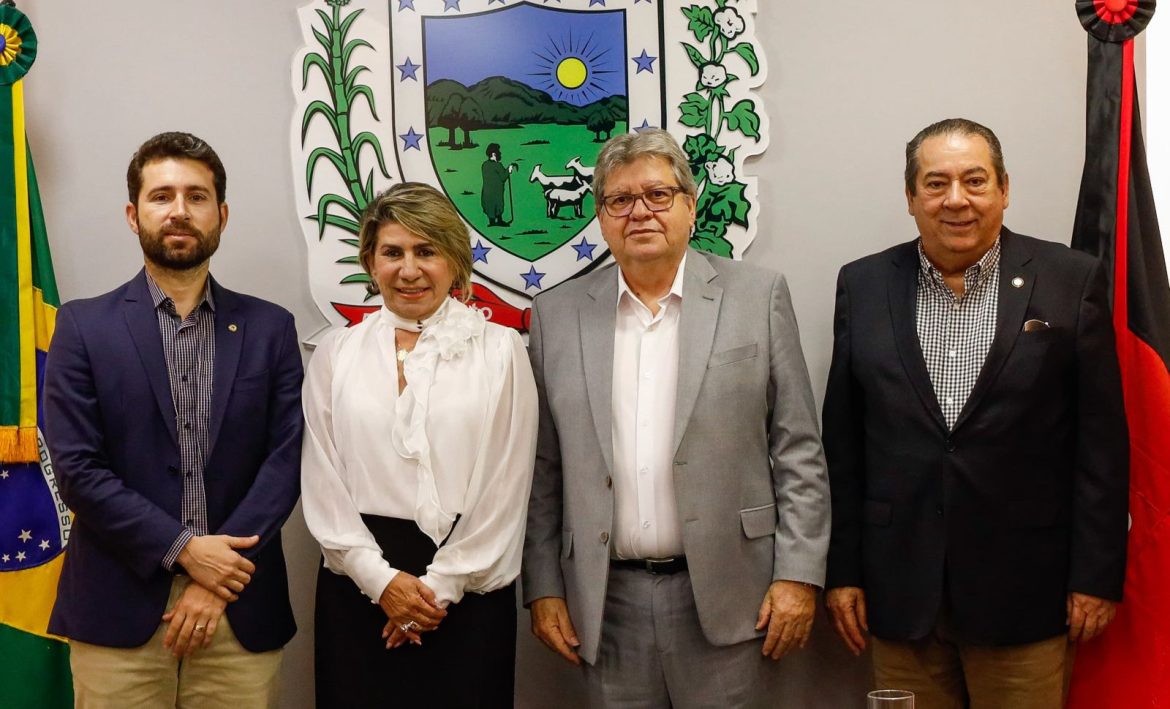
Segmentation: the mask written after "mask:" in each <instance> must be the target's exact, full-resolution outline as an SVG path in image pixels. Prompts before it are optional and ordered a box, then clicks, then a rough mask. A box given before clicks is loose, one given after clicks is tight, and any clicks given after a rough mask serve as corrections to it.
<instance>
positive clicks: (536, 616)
mask: <svg viewBox="0 0 1170 709" xmlns="http://www.w3.org/2000/svg"><path fill="white" fill-rule="evenodd" d="M528 611H529V613H530V614H531V615H532V634H533V635H535V636H536V637H538V638H540V641H541V642H542V643H544V644H545V645H547V646H548V649H549V650H552V651H553V652H555V653H556V654H558V655H560V656H561V657H563V658H565V659H566V660H568V661H569V662H572V663H573V664H574V665H579V664H581V658H580V657H578V656H577V648H578V647H579V646H580V645H581V641H580V640H578V639H577V631H576V630H574V629H573V621H572V620H570V619H569V606H568V605H566V604H565V599H563V598H557V597H555V596H546V597H545V598H538V599H536V600H535V601H533V602H532V605H530V606H529V607H528Z"/></svg>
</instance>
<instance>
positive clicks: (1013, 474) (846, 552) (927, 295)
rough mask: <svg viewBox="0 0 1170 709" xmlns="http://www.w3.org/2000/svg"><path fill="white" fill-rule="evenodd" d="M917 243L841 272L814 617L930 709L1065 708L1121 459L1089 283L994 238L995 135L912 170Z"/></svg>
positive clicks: (1096, 279) (1000, 202) (934, 149)
mask: <svg viewBox="0 0 1170 709" xmlns="http://www.w3.org/2000/svg"><path fill="white" fill-rule="evenodd" d="M906 199H907V203H908V205H909V211H910V214H911V215H913V216H914V219H915V222H916V223H917V226H918V230H919V233H920V234H921V237H920V238H919V239H916V240H914V241H911V242H908V243H904V244H901V245H898V246H895V247H893V248H891V249H888V250H886V251H883V252H881V253H878V254H875V255H872V256H869V257H866V258H863V259H861V260H859V261H856V262H854V263H851V264H849V265H847V266H845V267H844V268H843V269H842V270H841V273H840V276H839V279H838V284H837V304H836V315H835V321H834V346H833V358H832V365H831V368H830V373H829V383H828V389H827V392H826V395H825V406H824V441H825V451H826V455H827V457H828V463H829V475H830V485H831V491H832V499H833V514H832V518H833V532H832V540H831V543H830V550H829V561H828V581H827V583H826V588H828V589H830V590H829V591H828V593H827V595H826V605H827V606H828V609H829V612H830V615H831V617H832V620H833V623H834V626H835V628H836V630H837V632H838V634H839V635H840V636H841V637H842V639H843V640H844V641H845V643H846V644H847V645H848V646H849V648H850V649H851V650H853V652H855V653H860V652H861V651H862V650H863V649H864V647H865V645H866V632H869V633H872V638H873V643H872V645H873V659H874V670H875V675H876V679H877V684H878V686H880V687H897V688H902V689H910V690H913V691H915V692H916V694H917V695H918V698H919V702H920V706H927V707H931V708H932V709H933V708H935V707H965V706H973V707H979V706H987V707H1007V708H1009V709H1010V708H1014V707H1059V706H1061V705H1062V697H1063V693H1064V679H1065V676H1066V671H1067V669H1069V664H1070V663H1069V662H1068V659H1069V655H1070V654H1071V653H1069V649H1070V647H1071V645H1070V644H1069V641H1070V640H1071V641H1078V640H1079V641H1085V640H1089V639H1091V638H1092V637H1094V636H1095V635H1097V634H1098V633H1100V632H1101V631H1102V630H1103V629H1104V628H1105V626H1106V625H1107V624H1108V623H1109V621H1110V620H1111V619H1112V618H1113V615H1114V612H1115V609H1116V603H1117V602H1118V601H1120V599H1121V590H1122V581H1123V578H1124V568H1125V544H1126V501H1127V500H1126V496H1127V481H1128V475H1127V471H1128V462H1129V461H1128V437H1127V429H1126V423H1125V411H1124V406H1123V402H1122V396H1121V388H1120V375H1119V370H1118V364H1117V357H1116V353H1115V350H1114V340H1113V328H1112V324H1111V317H1110V308H1109V296H1108V292H1107V288H1106V280H1105V274H1104V271H1103V269H1102V267H1101V265H1100V264H1099V263H1098V262H1097V261H1096V260H1094V259H1092V258H1091V257H1089V256H1087V255H1085V254H1082V253H1079V252H1076V251H1071V250H1069V249H1068V248H1066V247H1064V246H1061V245H1057V244H1054V243H1050V242H1046V241H1040V240H1037V239H1033V238H1031V237H1027V236H1021V235H1017V234H1013V233H1012V232H1011V231H1009V230H1008V229H1006V228H1004V227H1003V210H1004V209H1005V208H1006V207H1007V206H1008V177H1007V174H1006V171H1005V169H1004V166H1003V156H1002V151H1001V148H1000V145H999V141H998V139H997V138H996V137H995V135H994V134H993V133H992V132H991V131H990V130H988V129H987V128H985V127H984V126H981V125H979V124H977V123H974V122H971V121H967V120H963V119H949V120H946V121H941V122H939V123H936V124H934V125H931V126H929V127H927V128H925V129H923V130H922V132H920V133H919V134H918V135H917V136H916V137H915V138H914V140H913V141H911V142H910V144H909V145H907V148H906Z"/></svg>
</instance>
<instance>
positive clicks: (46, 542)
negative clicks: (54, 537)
mask: <svg viewBox="0 0 1170 709" xmlns="http://www.w3.org/2000/svg"><path fill="white" fill-rule="evenodd" d="M37 546H39V547H40V548H41V549H48V548H49V540H48V539H42V540H41V543H40V544H38V545H37Z"/></svg>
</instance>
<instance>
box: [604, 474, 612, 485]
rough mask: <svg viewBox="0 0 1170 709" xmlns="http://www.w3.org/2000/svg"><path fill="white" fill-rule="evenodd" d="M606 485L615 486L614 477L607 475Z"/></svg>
mask: <svg viewBox="0 0 1170 709" xmlns="http://www.w3.org/2000/svg"><path fill="white" fill-rule="evenodd" d="M605 486H606V487H613V478H611V477H610V476H608V475H606V476H605Z"/></svg>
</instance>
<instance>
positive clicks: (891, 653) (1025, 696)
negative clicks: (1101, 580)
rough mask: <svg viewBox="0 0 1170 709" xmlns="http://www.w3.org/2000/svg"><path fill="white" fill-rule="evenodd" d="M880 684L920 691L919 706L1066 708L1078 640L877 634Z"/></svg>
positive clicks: (922, 708)
mask: <svg viewBox="0 0 1170 709" xmlns="http://www.w3.org/2000/svg"><path fill="white" fill-rule="evenodd" d="M872 640H873V669H874V679H875V681H876V683H877V687H878V689H907V690H910V691H911V692H914V696H915V706H916V707H918V709H967V708H968V707H969V708H970V709H1060V707H1063V706H1064V700H1065V697H1066V696H1067V695H1068V680H1069V673H1070V671H1071V670H1072V661H1073V654H1074V648H1075V645H1073V644H1071V643H1069V641H1068V637H1067V636H1065V635H1058V636H1056V637H1054V638H1049V639H1048V640H1041V641H1040V642H1036V643H1029V644H1027V645H1009V646H1002V647H994V646H987V645H969V644H966V643H962V642H956V641H954V640H952V639H947V638H944V637H941V636H940V635H939V634H938V633H937V632H935V633H932V634H931V635H930V636H928V637H926V638H923V639H921V640H911V641H904V642H894V641H889V640H882V639H880V638H872Z"/></svg>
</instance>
